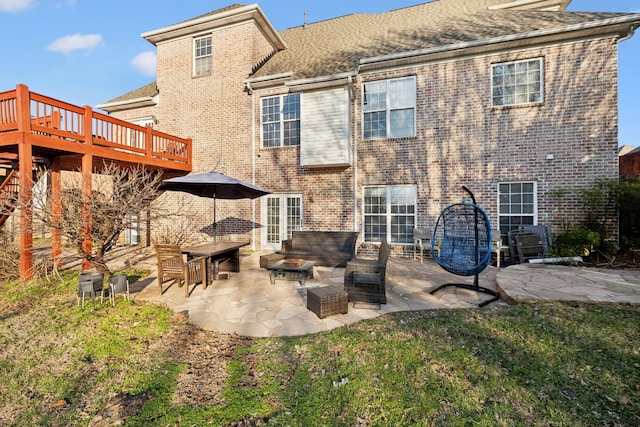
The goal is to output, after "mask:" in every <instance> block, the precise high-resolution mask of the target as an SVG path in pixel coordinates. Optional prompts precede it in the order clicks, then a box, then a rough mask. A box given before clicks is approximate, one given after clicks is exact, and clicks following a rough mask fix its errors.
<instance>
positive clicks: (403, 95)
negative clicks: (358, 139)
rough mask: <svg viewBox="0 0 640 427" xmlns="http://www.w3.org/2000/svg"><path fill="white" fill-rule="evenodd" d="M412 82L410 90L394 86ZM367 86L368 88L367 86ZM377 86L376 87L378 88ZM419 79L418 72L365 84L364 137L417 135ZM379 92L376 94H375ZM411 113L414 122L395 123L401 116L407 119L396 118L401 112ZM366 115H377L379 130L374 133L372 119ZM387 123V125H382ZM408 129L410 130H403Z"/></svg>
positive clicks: (387, 137)
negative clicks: (398, 89) (402, 90)
mask: <svg viewBox="0 0 640 427" xmlns="http://www.w3.org/2000/svg"><path fill="white" fill-rule="evenodd" d="M405 82H410V84H411V86H410V87H408V88H407V89H408V90H407V91H404V92H400V91H397V90H394V86H395V85H397V84H402V83H405ZM367 88H368V89H367ZM376 88H377V90H374V89H376ZM416 91H417V83H416V77H415V76H408V77H400V78H394V79H387V80H376V81H371V82H365V83H363V84H362V94H363V96H362V138H363V139H390V138H413V137H415V136H416V122H417V108H416V98H417V97H416ZM376 95H377V96H376ZM401 111H404V112H407V113H409V112H410V113H411V114H412V117H409V118H408V119H410V120H412V121H413V123H412V124H411V126H393V124H394V123H395V122H396V121H397V120H398V119H399V120H398V121H399V122H405V121H406V120H403V118H402V117H397V118H394V116H396V115H397V114H394V113H398V112H401ZM367 115H378V116H379V117H381V119H380V120H378V123H379V126H378V130H379V133H376V134H375V135H372V133H373V130H371V129H372V128H371V127H370V126H369V125H370V123H372V122H373V121H368V120H367ZM382 126H384V129H382ZM407 129H409V131H408V132H401V131H403V130H405V131H406V130H407Z"/></svg>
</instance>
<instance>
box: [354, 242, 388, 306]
mask: <svg viewBox="0 0 640 427" xmlns="http://www.w3.org/2000/svg"><path fill="white" fill-rule="evenodd" d="M390 252H391V250H390V248H389V244H388V243H387V242H386V241H384V240H383V241H382V242H381V243H380V249H379V250H378V259H358V258H353V259H352V260H351V261H349V262H348V263H347V266H346V268H345V271H344V289H345V291H347V294H348V300H349V301H352V302H356V301H357V302H367V303H373V304H386V303H387V295H386V292H385V275H386V272H387V260H388V259H389V253H390Z"/></svg>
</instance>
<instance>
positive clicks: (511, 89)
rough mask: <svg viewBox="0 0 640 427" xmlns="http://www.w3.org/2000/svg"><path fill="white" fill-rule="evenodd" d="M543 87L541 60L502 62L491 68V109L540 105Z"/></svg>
mask: <svg viewBox="0 0 640 427" xmlns="http://www.w3.org/2000/svg"><path fill="white" fill-rule="evenodd" d="M543 87H544V73H543V66H542V58H536V59H529V60H525V61H515V62H502V63H500V64H494V65H493V66H492V67H491V90H492V96H491V104H492V106H493V107H506V106H512V105H531V104H540V103H541V102H542V101H543V90H542V88H543Z"/></svg>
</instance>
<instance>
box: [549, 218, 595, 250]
mask: <svg viewBox="0 0 640 427" xmlns="http://www.w3.org/2000/svg"><path fill="white" fill-rule="evenodd" d="M600 243H601V240H600V233H598V232H597V231H594V230H591V229H590V228H588V227H584V226H580V225H578V226H574V227H572V228H570V229H568V230H565V231H563V232H562V233H560V234H558V235H557V236H555V238H554V242H553V246H552V247H551V248H550V250H549V252H550V254H551V255H552V256H560V257H573V256H589V255H590V254H591V253H592V252H593V251H594V250H595V249H596V248H598V247H599V246H600Z"/></svg>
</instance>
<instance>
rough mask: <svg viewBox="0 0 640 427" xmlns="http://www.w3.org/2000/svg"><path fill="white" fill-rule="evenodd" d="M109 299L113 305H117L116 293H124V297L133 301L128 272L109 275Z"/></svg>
mask: <svg viewBox="0 0 640 427" xmlns="http://www.w3.org/2000/svg"><path fill="white" fill-rule="evenodd" d="M108 282H109V299H110V300H111V306H112V307H115V305H116V295H118V294H123V297H124V299H125V300H127V301H131V295H130V292H129V278H128V277H127V275H126V274H113V275H111V276H109V280H108Z"/></svg>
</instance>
